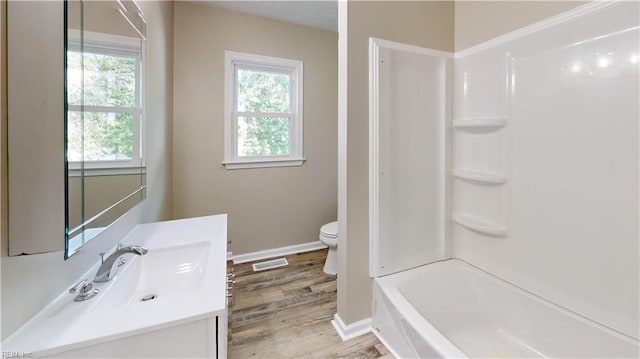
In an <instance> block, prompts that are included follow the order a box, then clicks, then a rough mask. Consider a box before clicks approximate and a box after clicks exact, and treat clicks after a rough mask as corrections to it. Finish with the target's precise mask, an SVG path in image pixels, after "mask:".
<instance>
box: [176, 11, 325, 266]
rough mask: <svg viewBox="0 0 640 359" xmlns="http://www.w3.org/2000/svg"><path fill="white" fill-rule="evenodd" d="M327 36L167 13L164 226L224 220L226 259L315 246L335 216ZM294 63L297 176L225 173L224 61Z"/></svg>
mask: <svg viewBox="0 0 640 359" xmlns="http://www.w3.org/2000/svg"><path fill="white" fill-rule="evenodd" d="M337 41H338V37H337V34H336V33H332V32H327V31H322V30H315V29H311V28H307V27H302V26H298V25H292V24H287V23H283V22H278V21H273V20H268V19H265V18H259V17H254V16H249V15H244V14H240V13H235V12H229V11H226V10H221V9H216V8H213V7H209V6H203V5H195V4H186V3H181V2H177V3H175V38H174V42H175V48H174V51H175V52H174V53H175V72H174V75H175V77H174V83H175V87H174V90H175V107H174V123H175V128H174V140H173V142H174V172H173V177H174V216H175V217H176V218H183V217H191V216H199V215H207V214H216V213H228V214H229V239H230V240H231V250H232V251H233V253H234V254H241V253H248V252H254V251H259V250H265V249H271V248H278V247H282V246H288V245H295V244H300V243H306V242H311V241H317V240H318V233H319V229H320V226H321V225H322V224H324V223H327V222H330V221H334V220H335V219H336V211H337V123H338V120H337V81H338V72H337V61H338V55H337V46H338V42H337ZM225 50H231V51H239V52H246V53H252V54H258V55H265V56H274V57H283V58H290V59H296V60H302V61H303V62H304V157H305V158H306V161H305V163H304V165H303V166H300V167H280V168H261V169H241V170H226V169H225V168H224V167H223V166H222V161H223V146H224V143H223V137H224V136H223V129H224V51H225Z"/></svg>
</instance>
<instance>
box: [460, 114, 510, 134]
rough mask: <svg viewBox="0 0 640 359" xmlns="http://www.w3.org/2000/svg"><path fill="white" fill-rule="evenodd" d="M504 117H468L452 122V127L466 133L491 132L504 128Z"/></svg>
mask: <svg viewBox="0 0 640 359" xmlns="http://www.w3.org/2000/svg"><path fill="white" fill-rule="evenodd" d="M506 124H507V119H506V118H504V117H468V118H462V119H459V120H455V121H453V127H454V128H456V129H458V130H462V131H468V132H491V131H496V130H498V129H500V128H501V127H504V126H505V125H506Z"/></svg>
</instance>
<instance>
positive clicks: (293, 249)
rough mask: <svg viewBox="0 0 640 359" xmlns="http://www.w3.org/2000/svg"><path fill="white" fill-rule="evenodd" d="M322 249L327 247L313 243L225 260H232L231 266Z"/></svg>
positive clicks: (319, 243) (316, 242)
mask: <svg viewBox="0 0 640 359" xmlns="http://www.w3.org/2000/svg"><path fill="white" fill-rule="evenodd" d="M324 248H327V246H325V245H324V244H322V242H320V241H314V242H308V243H302V244H296V245H293V246H286V247H280V248H274V249H267V250H264V251H257V252H251V253H245V254H238V255H234V256H231V257H228V258H227V259H233V264H238V263H246V262H253V261H257V260H261V259H267V258H273V257H280V256H288V255H290V254H296V253H304V252H311V251H315V250H318V249H324Z"/></svg>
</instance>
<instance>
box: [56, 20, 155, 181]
mask: <svg viewBox="0 0 640 359" xmlns="http://www.w3.org/2000/svg"><path fill="white" fill-rule="evenodd" d="M69 50H70V51H76V52H80V51H84V52H90V53H99V54H104V55H114V56H117V55H124V56H130V57H134V58H135V59H136V91H135V96H136V99H135V104H136V105H135V107H118V106H82V105H72V104H68V106H67V107H68V108H67V111H86V112H105V113H114V112H116V113H131V114H132V115H133V152H132V157H131V159H128V160H108V161H84V162H83V161H69V162H68V164H69V176H72V177H75V176H81V175H82V176H85V177H86V176H105V175H123V174H139V173H140V171H141V168H142V171H143V172H145V170H146V164H145V163H144V162H145V154H144V146H143V143H144V131H143V125H144V120H143V115H144V114H143V110H142V109H143V102H144V96H143V94H144V90H143V86H144V68H143V66H144V63H145V62H144V54H145V43H144V41H143V42H142V44H141V43H140V39H139V38H136V37H128V36H121V35H113V34H106V33H100V32H92V31H83V32H82V35H81V33H80V31H79V30H72V29H70V30H69V32H68V48H67V51H69Z"/></svg>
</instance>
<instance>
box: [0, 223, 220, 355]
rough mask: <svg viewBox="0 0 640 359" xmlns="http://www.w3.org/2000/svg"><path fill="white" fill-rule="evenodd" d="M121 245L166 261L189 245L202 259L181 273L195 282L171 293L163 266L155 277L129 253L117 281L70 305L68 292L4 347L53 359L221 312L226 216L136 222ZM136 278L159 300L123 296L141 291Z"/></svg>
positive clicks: (71, 296)
mask: <svg viewBox="0 0 640 359" xmlns="http://www.w3.org/2000/svg"><path fill="white" fill-rule="evenodd" d="M122 243H123V244H124V245H132V244H136V245H141V246H144V247H146V248H147V249H149V253H148V254H147V255H150V254H152V253H154V254H157V253H160V254H162V253H164V255H165V258H169V257H166V256H167V255H169V256H170V255H171V253H172V251H176V252H177V251H178V250H176V249H175V248H187V249H188V250H190V252H189V253H190V254H189V255H191V254H193V253H198V254H199V256H198V262H197V263H195V264H194V263H183V264H180V265H179V266H178V268H182V267H184V268H186V270H187V271H191V272H189V273H190V274H192V275H194V276H197V277H195V278H196V279H195V280H187V281H176V283H177V285H175V288H174V286H173V285H171V286H170V287H167V286H165V287H162V285H163V283H162V281H163V279H164V275H165V274H166V273H164V272H166V270H165V269H166V268H161V270H160V271H157V272H156V271H150V270H148V268H155V267H149V266H148V267H144V268H145V269H144V270H140V269H139V268H140V263H142V262H138V263H136V261H140V260H141V259H143V258H145V257H146V256H140V257H138V256H134V255H126V258H127V260H128V263H127V264H125V266H123V267H122V268H120V271H119V272H118V276H117V277H116V278H115V279H113V280H112V281H110V282H106V283H94V285H95V287H96V288H98V289H99V290H100V292H101V293H100V294H98V296H96V297H95V298H92V299H89V300H86V301H84V302H74V301H73V298H74V295H72V294H68V293H66V292H65V293H64V294H62V295H61V296H60V297H59V298H58V299H56V300H55V301H54V302H52V303H51V304H50V305H48V306H47V307H45V308H44V309H43V310H42V311H41V312H40V313H38V314H37V315H36V316H35V317H33V318H32V319H31V320H29V321H28V322H27V323H25V324H24V325H23V326H22V327H21V328H20V329H18V330H17V331H16V332H15V333H14V334H12V335H11V336H10V337H8V338H7V339H6V340H5V341H4V342H3V343H2V350H3V351H5V352H13V351H15V352H28V353H33V355H34V356H35V357H38V356H45V355H53V354H56V353H60V352H64V351H68V350H73V349H77V348H81V347H86V346H89V345H95V344H98V343H104V342H107V341H111V340H115V339H120V338H124V337H128V336H131V335H136V334H141V333H145V332H149V331H153V330H158V329H163V328H167V327H172V326H175V325H179V324H184V323H187V322H192V321H194V320H199V319H204V318H207V317H211V316H214V315H216V314H222V313H223V312H224V311H225V309H226V254H227V215H226V214H223V215H215V216H206V217H197V218H189V219H181V220H174V221H166V222H157V223H148V224H140V225H138V226H136V227H135V228H134V229H133V230H132V231H131V232H130V233H129V234H128V235H127V236H126V237H125V238H124V239H123V240H122ZM176 246H178V247H176ZM149 258H154V257H152V256H150V257H149ZM155 258H159V259H156V260H155V263H153V265H158V263H161V262H160V261H161V260H162V258H163V257H162V256H158V255H156V257H155ZM178 260H180V259H178ZM96 268H97V267H96ZM92 270H95V269H92ZM94 274H95V273H93V272H92V273H90V275H92V276H93V275H94ZM169 274H171V273H170V272H169ZM174 274H175V272H174ZM178 275H180V273H178ZM173 278H174V280H175V278H178V277H176V276H174V277H173ZM191 278H194V277H193V276H192V277H191ZM178 280H180V278H179V279H178ZM137 281H140V282H141V283H144V284H145V286H146V285H147V284H148V283H152V284H150V286H149V288H153V283H155V285H156V286H159V288H162V290H164V295H163V294H159V295H158V298H157V299H155V300H152V301H149V302H141V301H139V300H138V299H137V297H136V298H133V299H132V298H126V296H128V295H130V294H131V293H134V294H133V295H138V294H139V293H137V292H136V290H137V289H136V288H138V289H139V287H140V285H137V284H136V283H138V282H137ZM132 283H133V284H132ZM136 285H137V287H136ZM185 285H189V287H185ZM185 288H186V289H185ZM139 290H147V289H139ZM149 290H153V289H149Z"/></svg>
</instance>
